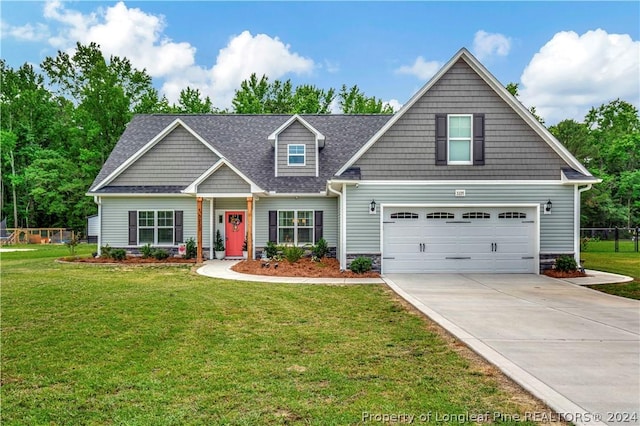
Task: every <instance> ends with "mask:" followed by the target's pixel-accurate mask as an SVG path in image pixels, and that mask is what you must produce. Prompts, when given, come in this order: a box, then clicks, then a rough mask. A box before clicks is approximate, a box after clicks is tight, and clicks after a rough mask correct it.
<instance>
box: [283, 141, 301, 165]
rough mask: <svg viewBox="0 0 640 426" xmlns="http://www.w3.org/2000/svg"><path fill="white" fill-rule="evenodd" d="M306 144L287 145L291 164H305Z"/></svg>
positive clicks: (289, 163)
mask: <svg viewBox="0 0 640 426" xmlns="http://www.w3.org/2000/svg"><path fill="white" fill-rule="evenodd" d="M304 148H305V147H304V145H287V150H288V154H289V161H288V163H287V164H288V165H289V166H304V165H305V161H304Z"/></svg>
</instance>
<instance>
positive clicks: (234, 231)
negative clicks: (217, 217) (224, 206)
mask: <svg viewBox="0 0 640 426" xmlns="http://www.w3.org/2000/svg"><path fill="white" fill-rule="evenodd" d="M224 218H225V221H224V223H225V228H224V232H225V239H226V247H225V248H226V256H227V257H234V256H238V257H240V256H242V246H243V245H244V238H245V227H244V224H245V220H244V219H245V214H244V212H226V213H225V215H224Z"/></svg>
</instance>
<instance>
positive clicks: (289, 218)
mask: <svg viewBox="0 0 640 426" xmlns="http://www.w3.org/2000/svg"><path fill="white" fill-rule="evenodd" d="M278 244H293V245H302V244H313V210H281V211H279V212H278Z"/></svg>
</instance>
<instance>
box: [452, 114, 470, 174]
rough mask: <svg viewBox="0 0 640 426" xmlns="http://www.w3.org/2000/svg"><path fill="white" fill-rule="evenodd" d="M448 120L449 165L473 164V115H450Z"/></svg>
mask: <svg viewBox="0 0 640 426" xmlns="http://www.w3.org/2000/svg"><path fill="white" fill-rule="evenodd" d="M447 119H448V120H447V121H448V123H447V126H448V132H447V134H448V136H449V137H448V141H447V144H448V149H447V152H448V153H449V158H448V163H449V164H453V165H456V164H473V162H472V160H473V143H472V135H473V129H472V122H473V120H472V115H470V114H449V116H448V117H447Z"/></svg>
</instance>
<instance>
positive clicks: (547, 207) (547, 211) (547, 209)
mask: <svg viewBox="0 0 640 426" xmlns="http://www.w3.org/2000/svg"><path fill="white" fill-rule="evenodd" d="M551 207H553V203H552V202H551V200H549V201H547V203H546V204H545V205H544V214H551Z"/></svg>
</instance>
